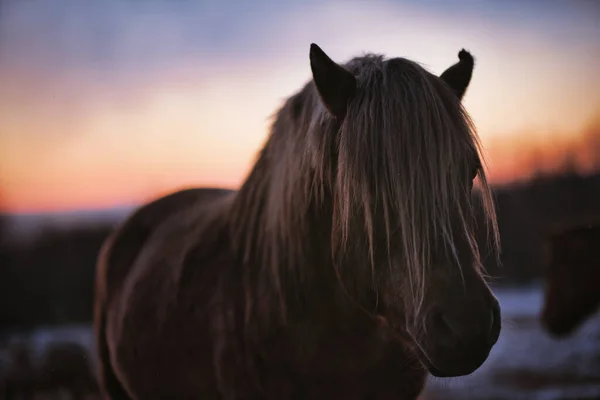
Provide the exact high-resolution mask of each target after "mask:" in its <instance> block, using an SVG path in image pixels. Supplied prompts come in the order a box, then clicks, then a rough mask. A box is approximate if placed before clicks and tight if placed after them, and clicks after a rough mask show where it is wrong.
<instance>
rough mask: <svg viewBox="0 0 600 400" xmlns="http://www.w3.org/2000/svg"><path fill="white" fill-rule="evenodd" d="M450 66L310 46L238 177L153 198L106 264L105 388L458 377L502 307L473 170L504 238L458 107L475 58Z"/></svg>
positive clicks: (343, 391) (384, 391)
mask: <svg viewBox="0 0 600 400" xmlns="http://www.w3.org/2000/svg"><path fill="white" fill-rule="evenodd" d="M458 58H459V60H458V61H457V62H456V63H455V64H453V65H452V66H450V67H449V68H448V69H447V70H445V71H444V72H443V73H442V74H441V75H440V76H436V75H434V74H433V73H431V72H429V71H427V70H426V69H425V68H423V67H422V66H421V65H419V64H418V63H416V62H414V61H411V60H409V59H406V58H401V57H396V58H386V57H385V56H383V55H380V54H373V53H366V54H364V55H361V56H357V57H354V58H352V59H350V60H349V61H347V62H346V63H344V64H339V63H337V62H335V61H333V60H332V59H331V58H330V57H329V56H328V55H327V54H326V53H325V52H324V51H323V50H322V49H321V48H320V47H319V46H318V45H316V44H314V43H313V44H311V46H310V52H309V61H310V69H311V73H312V79H310V80H309V81H308V82H307V83H306V84H305V85H304V86H303V87H302V88H300V89H299V90H298V91H297V92H296V93H294V94H293V95H292V96H290V97H289V98H287V99H286V100H285V101H284V102H283V104H282V105H281V106H280V108H279V109H278V111H277V112H276V114H275V115H274V117H273V122H272V126H271V129H270V133H269V136H268V138H267V140H266V142H265V144H264V145H263V147H262V149H261V150H260V152H259V153H258V155H257V158H256V160H255V162H254V165H253V166H252V168H251V170H250V172H249V174H248V175H247V177H246V178H245V180H244V181H243V183H242V184H241V187H240V188H239V189H238V190H230V189H226V188H219V187H207V188H201V187H200V188H187V189H184V190H181V191H175V192H173V193H170V194H169V195H166V196H163V197H159V198H157V199H155V200H152V201H149V202H147V203H146V204H144V205H142V206H141V207H139V208H138V209H137V210H136V211H134V212H133V213H132V214H131V215H130V216H129V217H128V218H127V219H126V220H125V221H124V222H123V223H122V224H121V225H119V227H117V229H116V230H115V231H114V232H113V233H111V235H110V236H109V237H108V238H107V240H106V242H105V243H104V245H103V246H102V249H101V251H100V254H99V256H98V262H97V277H96V289H95V310H94V327H95V328H94V329H95V337H96V348H97V353H98V357H99V361H100V374H99V380H100V382H101V387H102V391H103V393H104V395H105V396H106V397H108V398H112V399H161V398H202V399H236V400H237V399H307V398H310V399H411V400H414V399H416V398H417V397H418V396H419V393H421V391H422V389H423V387H424V385H425V382H426V379H427V376H428V372H429V373H431V374H433V375H435V376H438V377H454V376H463V375H467V374H470V373H472V372H473V371H475V370H476V369H478V368H479V367H480V366H481V365H482V364H483V363H484V362H485V360H486V359H487V357H488V355H489V352H490V350H491V349H492V347H493V346H494V344H495V343H496V341H497V340H498V336H499V333H500V329H501V318H500V314H501V310H500V305H499V302H498V300H497V299H496V297H495V296H494V295H493V293H492V291H491V289H490V288H489V286H488V285H487V283H486V280H485V273H484V271H483V267H482V264H481V261H480V254H479V250H478V243H477V241H476V240H475V235H474V231H475V229H476V228H477V227H476V226H475V224H474V209H475V205H476V204H478V203H477V202H476V201H475V200H474V196H472V193H473V191H474V182H475V180H476V178H477V177H478V178H479V179H478V181H477V183H478V187H477V188H475V190H479V191H481V193H482V196H481V199H482V200H483V201H482V202H481V203H482V205H483V208H484V209H485V215H486V218H485V222H486V224H485V226H486V230H487V232H488V240H489V242H490V243H492V244H493V246H492V247H493V249H495V250H498V251H496V254H498V253H499V248H500V243H499V238H498V229H497V224H496V217H495V211H494V204H493V199H492V196H491V189H490V188H489V185H488V184H487V180H486V178H485V168H484V160H483V156H482V152H481V145H480V142H479V139H478V137H477V133H476V131H475V128H474V124H473V122H472V120H471V119H470V117H469V115H468V113H467V112H466V110H465V109H464V107H463V105H462V99H463V96H464V94H465V92H466V90H467V88H468V86H469V83H470V81H471V77H472V72H473V68H474V58H473V56H472V55H471V53H469V52H468V51H466V50H464V49H462V50H461V51H460V52H459V53H458Z"/></svg>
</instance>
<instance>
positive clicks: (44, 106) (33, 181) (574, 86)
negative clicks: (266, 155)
mask: <svg viewBox="0 0 600 400" xmlns="http://www.w3.org/2000/svg"><path fill="white" fill-rule="evenodd" d="M599 21H600V5H599V3H597V2H595V1H591V0H590V1H585V0H573V1H551V0H548V1H545V2H541V1H516V0H503V1H497V0H488V1H475V0H470V1H468V0H465V1H452V2H448V1H445V0H427V1H404V2H403V1H382V0H376V1H335V0H304V1H300V0H284V1H275V0H269V1H261V0H258V1H246V0H239V1H225V0H223V1H219V0H217V1H185V0H171V1H166V0H162V1H159V0H155V1H152V0H119V1H117V0H85V1H82V0H45V1H42V0H39V1H33V0H31V1H26V0H16V1H11V0H1V1H0V87H1V88H2V89H1V91H0V188H1V190H2V193H1V196H0V197H1V198H0V208H2V209H3V210H7V211H12V212H33V211H52V210H65V209H92V208H102V207H113V206H118V205H125V204H133V203H136V202H140V201H144V200H146V199H147V198H148V197H152V196H154V195H156V194H157V193H163V192H167V191H170V190H174V189H176V188H178V187H180V186H184V185H218V186H230V187H236V186H237V185H239V184H240V182H241V180H242V179H243V178H244V176H245V174H246V173H247V172H248V169H249V167H250V166H251V163H252V161H253V159H254V156H255V154H256V152H257V151H258V150H259V148H260V146H261V144H262V143H263V141H264V139H265V137H266V135H267V129H268V126H269V123H270V120H269V117H270V116H271V115H272V113H273V112H274V111H275V110H276V108H277V107H278V106H279V105H280V104H281V102H282V100H283V99H284V98H285V97H287V96H289V95H290V94H292V93H293V92H294V91H295V90H297V89H298V88H300V87H301V86H302V85H303V84H304V83H305V82H306V81H307V80H308V79H309V78H310V66H309V60H308V51H309V45H310V43H311V42H315V43H317V44H319V45H320V46H321V47H322V48H323V49H324V50H325V51H326V52H327V53H328V54H329V55H330V56H331V57H332V58H334V59H335V60H336V61H340V62H343V61H346V60H348V59H349V58H350V57H352V56H355V55H359V54H361V53H362V52H365V51H372V52H382V53H384V54H386V55H388V56H402V57H407V58H410V59H413V60H415V61H419V62H421V63H422V64H423V65H424V66H425V67H426V68H428V69H429V70H430V71H432V72H434V73H437V74H439V73H441V72H442V71H443V70H444V69H445V68H447V67H448V66H450V65H451V64H453V63H455V62H456V61H457V53H458V51H459V50H460V49H461V48H463V47H464V48H466V49H468V50H470V51H471V52H472V53H473V54H474V56H475V57H476V67H475V72H474V76H473V80H472V83H471V87H470V89H469V91H468V92H467V95H466V98H465V106H466V108H467V110H468V111H469V112H470V114H471V115H472V117H473V119H474V121H475V123H476V125H477V127H478V130H479V133H480V136H481V138H482V141H483V144H484V146H485V147H486V149H487V155H488V162H489V166H490V173H491V177H492V180H494V181H496V182H504V181H507V180H511V179H516V178H519V177H520V175H522V174H525V173H527V171H526V166H525V165H524V163H525V161H523V160H524V156H523V154H528V152H530V150H531V149H532V148H542V149H545V151H548V153H549V154H558V155H560V152H561V150H560V149H561V148H562V146H565V145H567V144H568V143H569V142H576V141H577V140H579V139H580V136H581V135H582V133H583V132H585V131H586V130H587V129H589V128H590V126H591V125H592V124H593V123H595V122H596V121H599V119H598V118H599V116H600V79H599V73H598V71H600V39H599V38H600V22H599Z"/></svg>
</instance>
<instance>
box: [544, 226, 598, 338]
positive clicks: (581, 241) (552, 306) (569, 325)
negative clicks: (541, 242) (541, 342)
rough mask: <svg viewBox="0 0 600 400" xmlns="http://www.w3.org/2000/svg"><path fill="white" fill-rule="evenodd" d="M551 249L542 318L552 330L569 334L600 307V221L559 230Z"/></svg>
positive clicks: (555, 333) (549, 243) (549, 245)
mask: <svg viewBox="0 0 600 400" xmlns="http://www.w3.org/2000/svg"><path fill="white" fill-rule="evenodd" d="M547 250H548V257H549V262H548V267H547V270H546V274H545V293H544V304H543V308H542V313H541V316H540V318H541V322H542V326H543V327H544V329H545V330H546V331H547V332H548V333H550V334H551V335H553V336H556V337H567V336H569V335H571V334H572V333H574V332H575V331H576V330H577V328H578V327H579V326H581V324H583V323H584V322H585V321H586V320H587V319H588V318H589V317H590V316H591V315H592V314H593V313H594V312H596V311H597V310H598V308H599V307H600V224H583V225H578V226H574V227H569V228H563V229H561V230H557V231H556V232H554V233H552V234H550V235H549V236H548V238H547Z"/></svg>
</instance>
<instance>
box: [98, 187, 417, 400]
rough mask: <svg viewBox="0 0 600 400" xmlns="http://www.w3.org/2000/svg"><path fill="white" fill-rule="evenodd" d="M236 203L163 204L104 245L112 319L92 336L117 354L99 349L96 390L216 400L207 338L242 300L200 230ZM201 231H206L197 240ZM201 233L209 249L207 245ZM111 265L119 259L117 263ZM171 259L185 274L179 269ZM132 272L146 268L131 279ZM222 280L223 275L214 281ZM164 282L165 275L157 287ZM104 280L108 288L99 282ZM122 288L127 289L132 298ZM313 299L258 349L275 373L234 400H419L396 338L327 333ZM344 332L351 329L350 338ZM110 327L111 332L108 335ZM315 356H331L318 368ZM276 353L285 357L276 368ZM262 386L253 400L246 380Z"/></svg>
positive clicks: (409, 361)
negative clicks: (101, 386) (291, 325)
mask: <svg viewBox="0 0 600 400" xmlns="http://www.w3.org/2000/svg"><path fill="white" fill-rule="evenodd" d="M233 194H235V193H234V192H229V191H225V190H219V189H193V190H192V191H182V192H176V193H174V194H171V195H169V196H166V197H163V198H160V199H158V200H157V201H155V202H151V203H149V204H148V205H146V206H145V207H143V208H141V209H140V210H139V211H137V212H136V214H135V215H133V216H132V217H131V218H130V219H129V220H128V221H127V222H126V223H125V224H124V226H123V227H121V228H120V229H119V230H118V231H117V232H116V233H115V236H114V238H112V239H111V240H109V242H108V243H107V245H106V247H105V249H104V251H103V255H102V259H103V262H101V263H100V265H101V266H102V267H104V268H103V269H101V270H99V274H101V276H99V281H101V282H103V284H102V285H101V288H100V290H102V291H106V292H105V293H110V296H107V297H109V298H110V299H111V300H110V301H111V303H109V304H107V303H105V304H104V305H102V306H100V307H101V308H102V310H100V311H99V312H100V313H101V314H104V316H99V319H100V318H106V314H107V313H110V311H112V310H114V311H113V312H112V313H110V314H111V315H112V318H110V319H107V320H105V321H106V323H105V324H99V325H98V328H99V330H100V331H99V332H98V337H102V336H104V335H106V336H105V339H104V340H107V341H108V342H109V343H119V345H118V347H114V348H112V349H107V348H106V346H107V342H106V341H102V342H99V347H100V349H101V350H100V353H101V354H102V353H103V352H104V351H108V353H107V354H106V355H105V356H104V357H103V360H102V366H103V372H102V379H103V381H104V382H105V384H107V383H108V382H110V380H111V379H113V382H114V383H117V382H118V384H116V386H117V387H116V388H113V389H116V390H115V392H116V393H121V394H122V395H123V396H127V397H129V396H131V398H140V399H147V398H166V397H173V398H187V397H190V396H192V397H193V396H198V397H199V398H220V395H219V393H218V391H217V382H216V377H215V373H214V371H213V368H214V363H213V352H214V351H215V349H214V348H213V346H214V345H213V342H214V341H215V336H219V335H225V336H226V335H234V333H233V332H222V331H220V328H221V327H220V326H219V325H220V324H219V322H218V321H219V320H220V319H221V318H223V316H222V315H223V313H232V314H234V315H235V317H237V318H238V319H239V316H240V315H242V313H243V309H244V298H243V293H244V289H243V287H242V285H241V282H239V279H237V278H236V277H239V276H240V275H241V273H240V271H237V270H236V265H235V264H233V260H231V259H227V258H226V257H227V256H226V255H227V254H231V252H230V251H228V250H231V249H230V248H228V247H231V238H230V237H228V234H227V232H226V231H224V230H223V229H224V227H223V226H221V227H217V226H215V225H213V224H211V223H210V222H209V223H206V221H210V220H213V219H214V221H215V222H216V221H220V219H219V218H218V216H219V214H220V213H227V211H228V210H227V207H228V206H230V204H231V203H229V204H228V203H222V202H217V203H216V202H215V200H219V199H222V198H224V197H226V196H229V197H231V195H233ZM159 209H160V212H158V213H157V211H158V210H159ZM171 212H172V213H175V214H177V213H181V214H182V215H183V214H185V216H186V219H187V221H188V222H187V223H185V224H180V223H171V221H175V220H174V219H173V218H172V215H171V214H170V213H171ZM211 214H212V215H211ZM209 215H211V216H209ZM159 216H160V217H163V216H164V217H165V218H163V219H161V218H157V217H159ZM198 222H201V224H202V225H204V224H206V226H205V227H204V228H202V227H201V228H200V229H199V228H198ZM209 227H210V229H208V228H209ZM203 231H204V232H206V233H209V234H210V235H211V236H212V238H205V235H204V232H203ZM219 231H221V232H220V233H219ZM140 232H147V233H149V234H148V235H147V238H146V240H145V241H143V242H142V241H140V238H141V237H144V236H146V234H144V233H142V234H140ZM192 234H194V235H198V236H196V237H202V238H203V240H202V241H200V242H197V243H196V242H194V245H192V246H189V245H188V244H187V243H185V242H184V241H182V240H181V238H186V237H190V235H192ZM132 242H133V243H132ZM134 243H135V244H134ZM132 244H133V245H132ZM120 252H127V253H128V254H129V256H124V254H123V253H121V254H119V253H120ZM117 254H119V255H120V256H121V257H123V258H116V257H115V255H117ZM161 254H162V256H159V255H161ZM169 255H172V257H169ZM180 257H182V258H184V259H188V260H193V261H194V262H193V263H181V262H177V261H180V260H181V258H180ZM110 260H114V264H113V263H111V261H110ZM122 261H129V263H121V262H122ZM138 265H143V266H144V268H143V269H140V270H137V268H138ZM117 268H119V270H114V272H113V269H117ZM227 268H228V269H230V274H223V272H222V271H223V269H227ZM164 271H169V274H168V275H167V276H165V274H164ZM111 276H112V278H113V279H114V281H108V280H107V279H106V278H107V277H111ZM236 281H237V284H236ZM129 285H135V290H132V289H131V287H130V286H129ZM222 285H229V287H223V286H222ZM219 290H221V291H222V292H223V293H225V294H227V295H228V296H230V299H229V300H230V301H229V302H228V304H227V305H226V307H228V309H227V310H223V305H222V304H221V305H220V304H216V303H215V301H214V300H215V299H218V298H219V296H220V293H217V291H219ZM99 293H101V292H100V291H99ZM329 293H330V294H331V292H329ZM341 295H342V294H341V293H337V294H335V296H341ZM318 297H319V300H318V301H314V300H313V302H314V303H315V304H314V306H315V309H313V310H312V312H310V316H311V318H310V320H309V321H298V322H297V324H296V326H295V328H296V329H295V330H293V331H292V332H291V333H289V334H286V335H281V334H280V335H278V336H277V337H276V338H275V339H272V338H268V339H266V341H267V342H268V347H269V348H268V349H267V352H268V354H267V357H269V359H270V360H271V362H272V363H273V365H272V366H271V367H268V368H263V369H260V368H257V369H256V370H255V373H256V374H257V375H259V376H238V377H237V378H236V384H238V385H239V386H240V387H239V388H237V389H236V391H238V392H241V393H243V394H240V396H239V398H244V399H245V398H272V399H281V398H288V397H291V398H311V399H321V398H322V399H331V398H344V399H365V398H369V397H368V396H369V394H370V393H373V395H374V393H375V391H377V393H378V395H377V397H373V398H378V399H387V398H390V399H398V398H414V397H416V396H417V395H418V393H419V392H420V391H421V389H422V387H423V385H424V383H425V369H424V368H423V367H422V365H421V364H420V363H419V362H418V360H417V359H416V358H414V356H412V355H411V353H410V352H408V351H407V350H406V349H405V348H404V346H402V345H399V344H397V343H396V342H395V338H393V337H391V336H388V337H386V335H385V334H382V333H381V332H380V330H381V329H380V326H379V325H378V324H377V323H376V322H375V321H373V320H372V319H367V318H365V317H364V316H362V315H353V316H350V315H343V316H341V317H340V318H339V319H340V321H337V322H334V321H335V319H336V313H332V311H333V310H328V309H327V305H328V304H337V302H333V301H331V302H328V301H325V298H326V297H328V295H327V294H326V293H322V294H320V295H319V296H318ZM111 304H113V305H112V306H111ZM336 311H337V312H339V311H340V310H336ZM346 311H347V312H348V313H352V310H350V309H349V310H346ZM354 314H356V313H354ZM337 315H339V314H337ZM361 317H362V318H361ZM348 321H351V322H350V323H352V325H353V326H348ZM315 325H316V326H319V325H320V326H323V327H327V329H323V330H324V331H325V332H320V334H319V335H315V334H314V333H312V332H310V330H311V329H313V327H314V326H315ZM107 326H110V329H108V330H106V329H107ZM241 326H242V324H241V323H240V328H241ZM342 335H343V336H342ZM142 337H143V338H144V340H143V341H140V338H142ZM303 342H304V343H303ZM182 344H183V345H182ZM103 348H104V349H103ZM324 352H327V353H329V354H328V356H327V357H325V360H322V358H323V353H324ZM282 353H283V354H290V355H292V354H293V356H292V357H282V356H281V354H282ZM332 355H334V356H332ZM165 366H168V368H165ZM229 368H231V367H229ZM233 369H237V367H235V368H233ZM128 371H135V373H131V372H128ZM286 371H287V373H286ZM182 372H183V373H182ZM315 372H316V373H315ZM222 373H223V374H224V375H228V374H235V373H236V372H235V371H222ZM261 374H262V375H264V376H260V375H261ZM117 375H118V377H117ZM267 376H270V377H273V376H278V378H277V384H276V385H270V387H268V389H266V390H267V392H266V393H265V392H263V393H262V394H260V395H259V394H258V393H256V394H255V395H252V389H251V386H252V385H253V384H255V383H254V382H253V380H254V379H259V380H261V379H266V377H267ZM407 376H409V377H411V379H408V382H407V379H406V378H403V379H398V377H407ZM254 390H257V389H254ZM126 393H127V394H126ZM382 393H384V394H385V393H387V394H388V395H387V396H385V395H382ZM263 396H265V397H263ZM399 396H400V397H399ZM115 398H118V396H116V397H115Z"/></svg>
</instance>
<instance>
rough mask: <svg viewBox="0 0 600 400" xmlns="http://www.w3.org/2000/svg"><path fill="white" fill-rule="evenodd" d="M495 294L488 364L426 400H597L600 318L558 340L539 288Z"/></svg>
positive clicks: (83, 331) (442, 385)
mask: <svg viewBox="0 0 600 400" xmlns="http://www.w3.org/2000/svg"><path fill="white" fill-rule="evenodd" d="M495 292H496V295H497V296H498V298H499V299H500V303H501V305H502V313H503V320H504V324H503V329H502V334H501V336H500V339H499V341H498V343H497V344H496V346H495V347H494V348H493V350H492V352H491V354H490V357H489V359H488V360H487V361H486V363H485V364H484V365H483V366H482V367H481V368H480V369H479V370H477V371H476V372H475V373H473V374H471V375H469V376H467V377H462V378H453V379H437V378H431V379H430V381H429V384H428V387H427V388H426V391H425V396H424V397H425V399H426V400H438V399H443V400H453V399H460V400H478V399H494V400H495V399H506V400H521V399H527V400H538V399H539V400H559V399H560V400H575V399H578V400H589V399H597V400H599V399H600V315H596V316H595V317H594V318H593V319H591V320H589V321H588V322H587V323H586V324H585V325H584V326H582V327H581V329H580V330H579V331H577V332H576V333H575V334H574V335H573V336H572V337H570V338H568V339H564V340H556V339H553V338H551V337H549V336H548V335H547V334H545V333H544V332H543V331H542V329H541V327H540V325H539V322H538V320H537V316H538V312H539V310H540V307H541V304H542V292H541V290H540V288H538V287H533V288H530V289H510V290H507V289H502V290H500V289H498V290H496V291H495ZM22 339H29V340H31V342H32V343H33V344H34V349H33V350H34V354H35V355H36V358H39V357H40V356H41V355H42V354H43V352H44V349H45V348H46V346H47V345H48V344H49V343H52V342H65V341H68V342H77V343H80V344H81V345H83V346H84V347H86V348H88V349H91V348H92V346H93V336H92V332H91V330H90V328H89V327H88V326H72V327H64V328H53V329H44V330H39V331H37V332H36V333H34V334H32V335H31V336H29V337H27V338H22ZM22 339H21V340H22ZM11 340H19V339H16V338H13V339H11ZM5 344H6V343H5ZM0 353H3V352H0ZM92 361H93V360H92ZM6 362H7V360H6V354H0V363H2V364H4V365H6V364H5V363H6Z"/></svg>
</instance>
